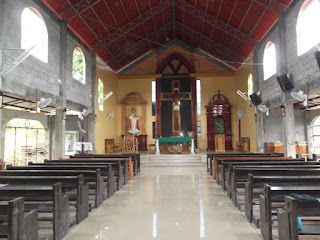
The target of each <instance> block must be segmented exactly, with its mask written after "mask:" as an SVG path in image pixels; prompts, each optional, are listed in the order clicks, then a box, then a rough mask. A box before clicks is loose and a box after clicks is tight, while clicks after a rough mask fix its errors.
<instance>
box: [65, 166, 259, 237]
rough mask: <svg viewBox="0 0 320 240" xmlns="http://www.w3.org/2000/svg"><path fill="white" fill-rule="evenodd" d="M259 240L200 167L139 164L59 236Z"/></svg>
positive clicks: (252, 229)
mask: <svg viewBox="0 0 320 240" xmlns="http://www.w3.org/2000/svg"><path fill="white" fill-rule="evenodd" d="M94 239H98V240H128V239H131V240H150V239H161V240H194V239H211V240H220V239H224V240H241V239H243V240H261V238H260V236H259V235H258V233H257V230H255V229H254V228H253V227H252V226H251V225H250V224H249V223H248V222H247V220H246V219H245V217H244V216H243V215H242V214H241V213H240V212H239V211H238V210H237V209H236V208H235V207H233V205H232V203H231V201H230V200H229V199H227V197H226V195H225V194H224V193H223V192H222V190H221V189H220V188H219V187H218V186H217V185H216V184H215V182H214V181H213V180H212V179H211V178H210V177H209V176H208V175H207V173H206V169H205V168H204V167H197V168H194V167H182V168H175V167H144V168H142V171H141V173H140V174H139V175H138V176H136V177H135V178H134V179H133V180H132V181H130V182H129V183H128V184H127V185H126V186H124V187H123V188H122V189H121V190H120V191H118V192H117V193H116V194H115V195H114V196H113V197H112V198H110V199H108V200H106V201H105V202H104V204H103V205H102V206H100V207H99V209H97V210H94V212H92V213H90V214H89V217H88V218H87V219H86V220H84V221H83V222H82V223H81V224H79V225H77V226H76V227H75V228H74V229H72V230H71V233H70V234H69V235H68V236H67V237H66V238H64V240H94Z"/></svg>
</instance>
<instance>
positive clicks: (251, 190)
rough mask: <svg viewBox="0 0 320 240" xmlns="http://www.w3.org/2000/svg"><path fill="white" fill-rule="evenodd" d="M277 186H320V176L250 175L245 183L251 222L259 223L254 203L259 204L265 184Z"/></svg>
mask: <svg viewBox="0 0 320 240" xmlns="http://www.w3.org/2000/svg"><path fill="white" fill-rule="evenodd" d="M265 184H269V185H271V186H272V185H275V186H299V185H305V186H306V185H315V186H317V185H318V186H320V176H253V175H252V174H249V175H248V181H247V182H246V183H245V201H244V203H245V216H246V218H247V219H248V221H249V222H253V223H254V224H255V225H256V226H258V225H259V218H257V217H255V216H254V214H253V205H254V204H255V205H259V203H257V202H259V201H260V194H261V193H263V191H264V185H265Z"/></svg>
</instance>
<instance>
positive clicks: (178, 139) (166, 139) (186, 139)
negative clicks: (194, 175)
mask: <svg viewBox="0 0 320 240" xmlns="http://www.w3.org/2000/svg"><path fill="white" fill-rule="evenodd" d="M186 142H191V154H195V151H194V139H193V138H192V137H160V138H157V139H156V154H160V143H186Z"/></svg>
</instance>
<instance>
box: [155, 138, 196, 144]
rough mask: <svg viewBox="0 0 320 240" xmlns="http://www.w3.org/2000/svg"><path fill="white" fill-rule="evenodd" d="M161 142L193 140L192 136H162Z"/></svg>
mask: <svg viewBox="0 0 320 240" xmlns="http://www.w3.org/2000/svg"><path fill="white" fill-rule="evenodd" d="M157 139H158V140H159V143H175V142H176V143H179V142H191V139H193V138H192V137H160V138H157Z"/></svg>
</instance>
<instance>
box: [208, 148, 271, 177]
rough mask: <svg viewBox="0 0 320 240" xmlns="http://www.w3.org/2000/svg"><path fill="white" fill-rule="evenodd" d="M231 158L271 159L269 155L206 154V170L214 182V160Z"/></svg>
mask: <svg viewBox="0 0 320 240" xmlns="http://www.w3.org/2000/svg"><path fill="white" fill-rule="evenodd" d="M233 157H240V158H241V157H271V154H265V153H263V154H260V153H224V154H221V153H208V154H207V170H208V172H209V173H210V175H213V179H214V180H216V169H215V165H216V158H233Z"/></svg>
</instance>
